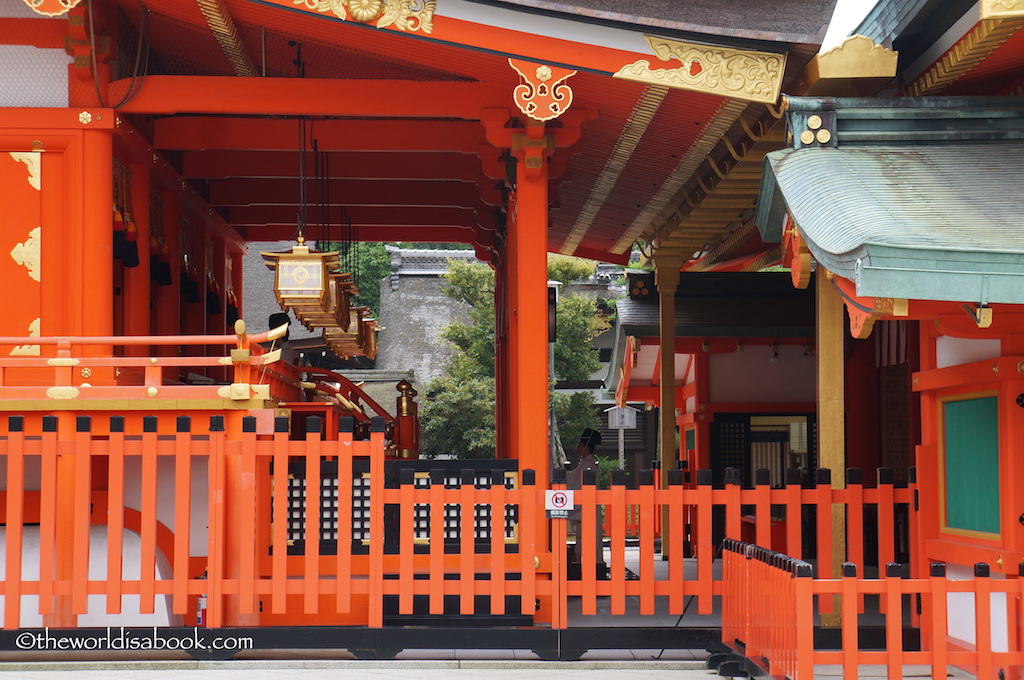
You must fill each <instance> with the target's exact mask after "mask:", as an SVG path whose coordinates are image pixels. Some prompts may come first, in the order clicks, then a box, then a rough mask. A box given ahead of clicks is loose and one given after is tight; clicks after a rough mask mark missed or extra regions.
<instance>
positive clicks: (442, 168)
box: [182, 149, 497, 180]
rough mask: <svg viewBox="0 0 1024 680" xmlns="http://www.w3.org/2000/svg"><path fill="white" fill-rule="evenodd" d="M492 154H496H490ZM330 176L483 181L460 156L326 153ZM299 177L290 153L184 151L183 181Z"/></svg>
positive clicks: (309, 167)
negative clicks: (479, 179)
mask: <svg viewBox="0 0 1024 680" xmlns="http://www.w3.org/2000/svg"><path fill="white" fill-rule="evenodd" d="M494 151H495V153H496V152H497V150H496V149H495V150H494ZM326 163H327V167H328V168H329V170H330V174H331V177H333V178H337V179H454V180H459V179H464V180H475V179H477V178H482V177H483V174H482V171H481V161H480V158H479V157H478V156H477V155H476V154H475V153H462V152H442V151H437V152H426V151H423V152H401V151H392V152H388V153H379V154H369V153H365V152H361V151H351V152H350V151H331V152H328V153H327V154H326ZM315 171H316V165H315V159H314V157H313V154H307V157H306V176H307V177H313V176H314V174H315ZM298 176H299V158H298V154H297V153H296V152H295V151H248V150H246V151H236V150H231V151H186V152H185V153H184V154H183V155H182V177H185V178H206V179H220V178H235V177H290V178H296V177H298Z"/></svg>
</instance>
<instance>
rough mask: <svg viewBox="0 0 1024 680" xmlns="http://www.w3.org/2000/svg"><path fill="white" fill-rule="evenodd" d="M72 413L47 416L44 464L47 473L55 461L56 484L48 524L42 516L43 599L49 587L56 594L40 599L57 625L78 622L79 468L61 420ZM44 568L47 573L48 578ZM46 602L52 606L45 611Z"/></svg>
mask: <svg viewBox="0 0 1024 680" xmlns="http://www.w3.org/2000/svg"><path fill="white" fill-rule="evenodd" d="M69 416H70V413H63V414H61V415H60V416H44V417H43V440H42V443H43V449H42V455H43V467H44V473H45V472H46V467H47V462H49V463H50V464H51V465H52V474H53V477H52V479H53V482H52V484H53V486H52V488H51V489H50V492H51V497H50V499H48V500H49V501H50V502H48V503H46V507H44V511H46V512H48V513H49V518H48V520H49V521H48V524H49V526H48V527H44V525H43V521H44V520H43V517H42V516H41V517H40V550H39V568H40V591H41V592H40V599H42V597H43V596H42V592H44V591H47V590H48V591H49V594H50V595H52V596H53V597H52V602H51V604H50V605H43V603H42V602H40V607H41V609H40V610H41V611H42V612H43V613H44V617H43V624H44V625H46V626H50V627H53V628H58V627H70V626H74V625H76V621H77V619H76V617H75V615H74V611H73V608H72V603H71V597H70V588H69V586H70V585H71V582H72V579H73V578H74V567H75V565H74V558H75V555H74V542H75V535H74V530H75V502H74V501H75V472H76V470H75V457H74V455H72V453H71V451H72V449H71V447H73V446H74V442H68V441H65V440H64V439H63V438H62V435H63V434H64V433H65V432H66V431H67V427H66V426H65V427H62V426H61V422H60V421H61V420H62V419H63V420H66V419H67V417H69ZM47 459H49V460H47ZM44 484H45V482H44ZM44 532H46V534H47V535H46V536H44V535H43V534H44ZM51 565H52V566H51ZM43 572H46V573H47V576H46V577H45V580H44V578H43V576H42V574H43ZM51 579H52V580H51ZM43 606H47V607H52V608H51V609H48V610H47V611H43V610H42V607H43Z"/></svg>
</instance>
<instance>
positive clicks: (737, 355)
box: [709, 345, 817, 403]
mask: <svg viewBox="0 0 1024 680" xmlns="http://www.w3.org/2000/svg"><path fill="white" fill-rule="evenodd" d="M771 357H772V350H771V348H770V347H768V346H767V345H755V346H750V345H748V346H746V347H744V348H743V351H742V352H730V353H729V354H712V355H711V356H710V357H709V373H710V374H711V375H710V388H711V390H710V392H711V393H710V398H711V401H713V402H716V403H728V402H739V403H749V402H768V403H778V402H809V401H810V402H813V401H814V400H815V390H816V386H815V385H816V376H817V361H816V359H815V357H814V356H813V355H807V356H805V355H804V348H803V346H802V345H781V346H780V347H779V357H778V361H777V362H772V361H771Z"/></svg>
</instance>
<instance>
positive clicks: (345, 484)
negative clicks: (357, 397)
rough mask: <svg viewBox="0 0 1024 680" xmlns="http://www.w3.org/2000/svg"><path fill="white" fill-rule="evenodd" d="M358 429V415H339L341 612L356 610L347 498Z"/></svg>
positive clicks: (338, 568)
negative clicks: (355, 432)
mask: <svg viewBox="0 0 1024 680" xmlns="http://www.w3.org/2000/svg"><path fill="white" fill-rule="evenodd" d="M354 429H355V419H354V418H352V417H351V416H343V417H341V418H338V548H337V555H336V556H335V574H336V576H337V579H338V593H337V610H338V613H339V614H348V613H349V612H351V611H352V503H350V502H346V501H347V500H348V499H350V498H352V488H353V479H352V463H353V460H354V458H355V456H354V455H353V453H352V433H353V430H354ZM403 512H404V510H403ZM410 512H411V510H410Z"/></svg>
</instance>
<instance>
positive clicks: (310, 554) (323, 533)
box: [0, 416, 914, 628]
mask: <svg viewBox="0 0 1024 680" xmlns="http://www.w3.org/2000/svg"><path fill="white" fill-rule="evenodd" d="M95 420H96V419H92V418H89V417H88V416H81V417H78V418H77V419H74V418H72V419H66V418H57V417H54V416H47V417H45V418H44V419H43V427H42V432H41V433H40V434H39V435H38V436H37V435H34V434H33V435H27V434H26V433H25V432H24V431H23V429H24V427H23V425H24V423H23V420H22V419H21V418H20V417H18V416H14V417H11V418H9V422H8V423H7V428H6V429H7V432H6V434H5V435H4V434H0V458H3V459H4V461H5V462H6V479H4V480H0V481H2V482H3V489H4V490H3V491H2V492H0V513H2V516H0V522H2V524H4V525H5V530H6V558H5V568H6V572H5V578H4V580H3V583H2V584H0V593H2V594H3V595H4V596H5V602H4V626H5V627H7V628H17V627H19V626H24V625H26V623H25V620H24V619H23V617H22V615H21V611H22V609H23V603H22V598H23V596H28V595H38V596H39V600H38V605H36V603H35V602H33V603H32V606H33V607H38V613H36V614H35V615H36V616H38V615H40V614H41V615H42V616H43V618H44V620H45V621H47V622H50V625H53V626H57V625H64V626H74V625H85V624H83V623H81V622H82V621H87V620H88V616H89V615H91V614H93V613H96V612H97V610H96V607H98V606H100V605H99V604H97V597H96V596H99V600H100V601H101V602H102V609H103V612H109V613H111V614H116V613H119V612H122V611H124V608H125V607H126V604H125V602H126V601H125V598H124V596H125V595H129V594H131V595H138V596H140V598H139V604H138V605H137V607H138V608H139V612H140V613H149V612H153V611H154V606H155V600H156V598H158V597H162V596H166V597H167V598H168V599H167V602H168V603H169V612H170V615H171V616H174V617H178V619H177V620H179V621H180V622H183V623H186V624H194V623H195V621H196V618H195V615H196V605H197V601H198V599H199V597H200V596H205V597H206V603H207V611H206V616H205V618H204V620H203V624H204V625H207V626H212V627H221V626H231V625H271V626H273V625H317V624H319V625H332V624H333V625H363V626H371V627H379V626H382V625H384V623H385V613H386V612H391V613H390V614H388V615H389V616H390V615H393V616H396V617H399V618H398V620H401V617H403V616H410V615H413V614H422V615H428V616H439V615H442V614H447V615H462V616H464V615H469V614H473V615H478V616H490V617H505V620H508V619H509V618H510V617H511V618H514V617H524V620H525V621H526V622H529V620H530V619H531V618H532V620H533V622H534V623H538V624H545V625H551V626H553V627H556V628H565V627H567V626H568V625H569V618H568V611H569V601H570V598H579V602H580V612H581V614H582V615H587V614H595V613H596V611H597V606H598V598H601V597H607V598H609V606H610V613H611V614H612V615H613V616H614V615H620V614H624V613H626V611H627V609H628V608H629V606H630V605H629V602H630V601H632V600H635V601H636V603H637V605H636V606H637V607H638V609H637V613H639V614H641V615H648V614H654V613H655V608H656V607H655V604H656V601H658V600H660V601H661V602H662V606H661V607H660V608H659V609H658V611H659V612H660V613H665V612H667V613H668V614H670V615H677V616H678V615H681V614H683V613H684V612H685V611H686V608H687V604H688V603H689V602H690V601H691V600H693V601H695V603H696V605H697V606H696V610H697V612H698V613H702V614H708V613H711V612H712V608H713V606H714V599H713V598H714V596H715V595H720V594H722V593H723V582H722V580H721V579H720V576H719V575H717V573H718V569H717V566H716V562H717V561H718V559H719V554H718V546H717V545H716V540H717V537H718V535H719V534H724V535H726V536H729V537H740V536H741V534H742V533H743V531H744V530H745V529H746V530H748V531H750V532H752V533H753V534H754V535H755V536H757V537H760V538H761V539H763V540H765V541H766V542H767V543H768V544H769V546H770V545H771V540H772V537H773V536H775V537H776V538H779V537H782V536H784V537H785V541H786V543H787V546H788V547H789V548H790V551H791V552H792V553H793V554H794V555H799V556H804V555H805V553H807V555H810V554H811V552H812V551H811V548H812V547H813V546H811V545H809V544H808V543H806V542H805V541H804V538H805V537H807V536H816V537H817V546H816V555H817V560H818V568H819V573H821V574H829V573H831V564H830V560H831V555H832V549H831V541H832V525H831V521H832V520H831V518H832V513H831V507H832V505H833V504H842V505H846V506H847V508H848V511H847V515H848V517H849V518H851V519H849V520H848V521H847V524H846V527H847V532H848V534H849V535H850V536H851V540H850V541H849V547H848V551H847V554H848V555H850V559H851V561H852V560H855V559H856V560H859V561H863V560H864V559H865V558H867V561H868V562H870V563H877V564H883V565H884V564H885V563H886V562H889V561H892V558H891V557H890V556H891V555H893V554H894V551H895V548H894V546H893V543H894V540H893V538H892V537H893V535H894V530H893V527H892V523H893V522H894V516H895V513H894V507H893V506H894V505H896V504H909V503H910V502H911V500H912V497H913V496H912V494H913V492H914V489H913V485H912V486H911V488H894V486H893V485H892V484H891V482H889V483H887V482H885V479H886V475H884V474H883V475H881V476H882V478H883V483H882V484H880V485H879V486H878V487H877V488H873V489H865V488H862V487H861V486H860V485H859V484H850V485H849V486H848V487H847V488H846V489H844V490H836V489H833V488H832V487H831V485H830V483H829V480H828V476H827V475H826V474H825V473H824V472H822V473H820V474H819V476H818V484H817V485H816V486H814V487H811V488H803V487H801V486H800V485H798V484H795V483H792V484H789V485H787V486H786V487H784V488H781V489H772V488H769V487H768V486H767V485H760V486H758V487H755V488H750V489H743V488H740V486H739V485H738V484H737V483H736V482H737V481H738V475H734V474H730V475H727V480H726V481H727V482H728V483H727V484H726V485H725V487H724V488H713V487H712V485H711V483H710V482H711V474H710V471H699V473H698V475H697V482H698V483H697V485H696V486H694V487H687V486H686V485H685V484H684V478H683V475H682V471H681V470H673V471H671V472H670V474H669V475H668V481H669V483H668V485H667V486H666V487H664V488H659V487H658V486H656V485H655V484H654V475H653V473H652V471H644V472H642V474H641V475H640V480H639V481H640V484H639V486H638V487H637V488H626V485H625V484H624V483H623V482H624V480H623V478H622V477H621V476H618V475H616V476H614V477H613V483H612V485H611V487H610V488H608V489H598V488H596V484H595V482H596V480H595V479H593V477H591V476H589V475H588V476H587V478H585V479H584V484H583V488H581V489H579V490H577V491H576V492H575V496H576V505H577V507H578V508H579V510H580V512H579V515H580V516H579V531H578V533H579V536H581V537H586V536H593V535H594V534H595V533H596V529H595V528H596V527H597V526H599V524H597V523H603V524H605V525H606V526H607V527H608V530H607V532H605V535H604V540H603V542H602V545H601V546H598V545H596V543H595V542H594V541H588V540H585V539H583V540H579V543H580V557H581V559H580V568H579V573H578V574H575V573H573V569H572V568H571V562H570V557H569V553H568V551H567V549H566V546H567V545H570V544H572V543H575V542H577V541H576V539H575V538H573V537H571V536H570V535H569V527H568V526H567V524H568V521H567V520H562V519H546V518H545V516H544V491H545V490H544V489H540V488H538V487H537V486H535V485H534V483H533V479H534V478H533V474H532V472H531V471H529V470H521V471H518V473H516V472H502V473H501V480H502V483H498V478H497V477H494V478H492V479H491V480H490V481H489V482H488V480H486V479H484V480H481V479H480V478H478V477H475V476H463V477H462V478H461V479H456V480H451V479H449V480H446V481H444V482H443V483H442V482H438V481H436V480H435V483H432V484H430V485H429V486H424V485H421V482H425V480H424V479H423V477H422V475H423V474H424V473H416V474H414V473H413V472H412V471H409V470H406V471H403V472H401V473H400V474H399V479H398V480H397V481H395V482H394V483H391V482H389V481H388V480H387V479H386V475H385V474H384V471H385V461H384V457H385V446H386V444H385V440H384V432H383V429H384V427H385V423H384V422H383V419H380V418H377V419H374V420H373V421H372V423H371V427H370V429H371V430H372V431H371V433H370V436H369V439H366V440H359V439H357V438H355V437H353V430H354V429H355V428H356V423H355V422H354V419H352V418H342V419H341V421H343V422H340V423H339V427H338V430H339V432H340V434H339V436H338V438H337V440H324V439H323V438H322V435H321V432H323V429H324V428H323V423H322V421H321V420H320V419H319V418H315V417H314V418H310V419H309V422H308V424H307V427H306V438H305V440H303V441H295V440H291V439H290V438H289V434H288V429H289V423H288V421H287V419H283V418H281V419H278V421H277V422H276V423H275V426H276V427H275V429H276V430H277V432H276V433H275V434H273V435H257V434H256V423H255V419H253V418H246V419H244V422H243V427H242V432H241V433H240V434H238V435H229V434H228V433H227V432H225V431H224V427H223V423H224V420H223V417H222V416H213V417H211V418H210V423H209V426H207V424H206V423H205V422H204V423H201V424H198V425H197V424H196V423H195V422H194V421H193V420H192V419H190V418H188V417H185V416H182V417H179V418H177V420H176V421H175V424H176V427H175V429H176V432H175V433H174V434H158V433H157V418H156V417H155V416H147V417H146V418H145V419H144V421H143V425H144V427H143V428H142V429H143V432H142V433H141V434H139V435H132V434H127V435H126V434H125V432H124V418H123V417H122V416H115V417H113V418H110V419H109V423H107V422H103V423H101V424H100V425H98V426H97V427H96V428H95V429H96V430H97V432H101V433H102V434H94V433H93V432H92V430H93V429H94V425H96V423H94V421H95ZM108 430H109V435H108V434H107V432H108ZM193 430H194V431H193ZM396 464H397V463H396ZM295 465H301V466H302V470H301V474H289V471H290V470H292V469H294V466H295ZM557 472H558V471H556V472H553V473H552V480H554V481H555V482H558V480H559V477H558V475H557ZM562 472H563V473H564V471H562ZM427 474H428V476H429V475H433V473H432V472H431V473H427ZM855 478H856V475H855V474H853V475H852V476H851V478H850V479H853V480H854V481H856V479H855ZM562 479H564V477H562ZM848 481H849V480H848ZM560 488H564V484H560V483H555V484H553V489H555V490H557V489H560ZM200 489H203V490H204V491H203V492H202V493H200V492H199V490H200ZM314 490H318V491H314ZM350 499H351V500H350ZM869 506H873V509H874V515H876V516H877V520H876V521H877V527H878V530H877V534H878V535H879V536H880V537H883V538H880V539H879V540H878V541H877V545H873V546H872V551H871V553H870V554H866V552H865V549H864V545H863V541H862V540H861V532H862V531H863V523H862V522H860V520H858V519H857V518H858V517H863V514H864V509H865V507H869ZM716 508H719V509H720V510H716ZM808 508H816V509H817V511H816V513H815V512H810V511H809V510H807V509H808ZM602 510H603V513H602V514H603V517H602V516H601V515H600V514H599V511H602ZM718 513H720V514H721V520H718V519H713V515H716V514H718ZM663 514H664V517H665V519H666V524H665V527H666V530H665V531H664V532H663V534H664V535H663V536H662V540H661V543H660V544H659V547H660V551H661V555H660V556H659V555H658V553H657V548H656V543H655V535H656V530H655V527H656V523H657V521H658V520H659V518H660V517H661V516H662V515H663ZM815 514H816V516H817V521H816V522H814V521H812V519H813V518H812V515H815ZM470 518H472V520H471V521H470ZM634 518H635V519H634ZM634 521H635V522H636V525H637V526H638V530H637V532H638V535H637V537H636V538H635V539H632V538H630V536H629V532H628V526H629V524H630V523H632V522H634ZM780 522H781V523H783V524H784V525H785V526H784V527H783V528H784V531H781V532H780V531H779V530H778V528H779V525H780ZM886 523H888V526H886ZM773 525H774V528H775V529H776V530H775V531H774V532H773ZM90 526H94V527H101V528H105V531H104V530H103V529H99V530H98V531H99V535H98V536H97V535H96V534H95V533H93V534H92V535H91V532H90ZM470 526H472V527H473V530H469V527H470ZM207 527H208V528H207ZM29 530H31V532H34V533H37V535H38V546H39V547H38V549H35V548H33V549H31V550H30V549H29V548H28V547H27V545H28V544H27V542H26V539H25V537H26V535H27V533H26V532H28V531H29ZM127 532H132V533H134V534H136V535H138V537H139V541H140V543H139V545H140V546H141V547H140V548H139V551H138V555H137V559H138V561H139V564H140V570H139V572H138V573H137V574H136V573H132V574H129V573H127V571H126V569H122V565H123V564H126V563H127V562H126V561H127V560H128V556H127V555H126V553H125V550H124V545H125V536H126V534H127ZM438 536H445V539H444V540H440V541H439V540H436V539H435V537H438ZM884 537H887V538H884ZM627 539H629V540H627ZM33 540H35V539H33ZM780 540H781V539H780ZM90 550H91V552H90ZM33 551H34V552H33ZM599 551H600V554H599ZM98 554H100V555H103V560H102V561H104V562H105V565H106V567H105V569H104V570H103V573H93V574H92V575H90V571H89V566H90V559H93V560H95V559H98V558H97V557H96V555H98ZM132 559H136V557H135V556H132ZM602 559H603V560H605V561H606V563H607V565H608V573H607V574H604V573H601V571H600V570H599V569H598V566H597V564H598V562H600V561H602ZM162 560H166V564H167V565H168V567H169V568H168V569H166V570H163V571H161V570H158V569H157V566H158V564H161V563H162ZM24 565H28V566H24ZM29 574H32V576H29ZM90 596H93V597H92V598H90ZM132 601H133V602H134V600H132ZM27 602H28V601H26V603H27ZM25 606H26V607H27V606H28V605H27V604H25ZM132 606H136V605H132ZM574 606H575V605H574ZM523 622H524V621H523V620H518V619H517V621H516V623H517V625H522V624H523Z"/></svg>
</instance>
